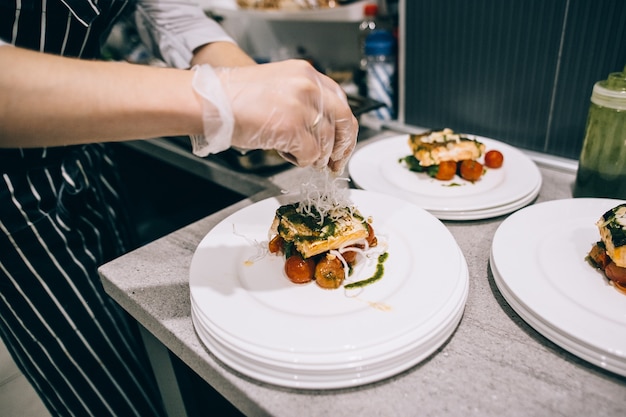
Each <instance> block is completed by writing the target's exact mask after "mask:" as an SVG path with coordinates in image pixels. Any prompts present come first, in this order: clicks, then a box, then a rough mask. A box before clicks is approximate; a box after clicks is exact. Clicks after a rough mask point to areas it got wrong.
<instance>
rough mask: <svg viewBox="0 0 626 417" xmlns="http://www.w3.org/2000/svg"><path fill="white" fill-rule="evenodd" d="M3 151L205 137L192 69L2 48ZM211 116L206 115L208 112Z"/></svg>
mask: <svg viewBox="0 0 626 417" xmlns="http://www.w3.org/2000/svg"><path fill="white" fill-rule="evenodd" d="M0 68H2V71H0V147H39V146H59V145H68V144H79V143H89V142H100V141H122V140H131V139H143V138H153V137H161V136H176V135H189V134H201V133H203V125H202V105H201V102H200V100H199V98H198V96H197V95H196V94H195V93H194V91H193V88H192V78H193V75H194V74H193V72H192V71H185V70H178V69H168V68H155V67H149V66H143V65H133V64H127V63H116V62H102V61H88V60H78V59H73V58H63V57H58V56H55V55H50V54H44V53H40V52H33V51H29V50H26V49H23V48H17V47H13V46H8V45H4V46H0ZM205 111H206V110H205Z"/></svg>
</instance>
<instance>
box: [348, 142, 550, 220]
mask: <svg viewBox="0 0 626 417" xmlns="http://www.w3.org/2000/svg"><path fill="white" fill-rule="evenodd" d="M408 137H409V136H408V135H398V136H393V137H390V138H387V139H382V140H380V141H377V142H373V143H371V144H368V145H365V146H363V147H362V148H360V149H359V150H357V151H356V152H355V153H354V155H353V156H352V158H351V160H350V162H349V171H350V176H351V178H352V180H353V182H354V184H355V185H356V186H357V187H359V188H362V189H364V190H369V191H376V192H382V193H386V194H389V195H393V196H396V197H400V198H403V199H405V200H407V201H410V202H412V203H414V204H416V205H418V206H420V207H422V208H424V209H425V210H427V211H429V212H430V213H432V214H433V215H435V216H436V217H438V218H439V219H442V220H476V219H483V218H489V217H495V216H500V215H504V214H508V213H510V212H512V211H515V210H517V209H519V208H521V207H524V206H525V205H527V204H529V203H530V202H531V201H532V200H533V199H534V198H535V197H536V196H537V194H538V193H539V190H540V188H541V183H542V179H541V173H540V171H539V169H538V168H537V166H536V165H535V164H534V162H532V160H530V158H528V157H527V156H526V155H525V154H524V153H522V152H521V151H519V150H518V149H516V148H514V147H512V146H509V145H507V144H505V143H503V142H499V141H496V140H493V139H489V138H483V137H480V136H475V138H476V139H478V140H479V141H480V142H482V143H484V144H485V146H486V149H487V150H490V149H497V150H498V151H500V152H502V154H503V155H504V161H505V162H504V165H503V166H502V167H501V168H498V169H488V170H487V172H486V173H485V174H484V175H483V177H482V178H481V179H480V180H479V181H476V182H473V183H472V182H469V181H465V180H463V179H461V178H458V177H457V178H454V179H453V180H450V181H439V180H436V179H434V178H431V177H429V176H428V175H427V174H425V173H416V172H412V171H410V170H409V169H407V168H406V166H404V165H403V164H401V163H399V160H400V159H401V158H404V157H405V156H407V155H408V154H410V149H409V146H408Z"/></svg>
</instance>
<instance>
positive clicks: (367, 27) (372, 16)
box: [359, 4, 378, 71]
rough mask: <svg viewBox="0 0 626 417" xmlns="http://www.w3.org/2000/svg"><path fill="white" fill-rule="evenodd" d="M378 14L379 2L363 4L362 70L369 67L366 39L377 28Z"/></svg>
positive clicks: (361, 32) (360, 38)
mask: <svg viewBox="0 0 626 417" xmlns="http://www.w3.org/2000/svg"><path fill="white" fill-rule="evenodd" d="M377 16H378V5H377V4H366V5H365V6H363V21H361V23H360V24H359V52H360V62H359V68H360V69H361V70H362V71H365V68H366V67H367V57H366V56H365V39H366V38H367V36H368V35H369V34H370V33H372V32H373V31H374V30H375V29H377V22H376V18H377Z"/></svg>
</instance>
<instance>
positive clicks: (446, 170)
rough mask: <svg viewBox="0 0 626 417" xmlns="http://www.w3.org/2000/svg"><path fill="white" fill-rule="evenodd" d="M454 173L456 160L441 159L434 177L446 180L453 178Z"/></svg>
mask: <svg viewBox="0 0 626 417" xmlns="http://www.w3.org/2000/svg"><path fill="white" fill-rule="evenodd" d="M455 174H456V162H454V161H441V162H440V163H439V168H438V169H437V174H435V178H437V179H438V180H441V181H448V180H451V179H452V178H454V175H455Z"/></svg>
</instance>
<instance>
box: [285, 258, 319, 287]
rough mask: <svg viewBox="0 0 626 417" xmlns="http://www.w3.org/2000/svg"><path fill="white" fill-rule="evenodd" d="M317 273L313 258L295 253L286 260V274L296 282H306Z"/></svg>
mask: <svg viewBox="0 0 626 417" xmlns="http://www.w3.org/2000/svg"><path fill="white" fill-rule="evenodd" d="M314 273H315V260H314V259H313V258H308V259H302V256H300V254H295V255H292V256H290V257H289V258H287V260H286V261H285V274H287V277H288V278H289V279H290V280H291V282H293V283H296V284H304V283H306V282H309V281H311V280H312V279H313V274H314Z"/></svg>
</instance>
